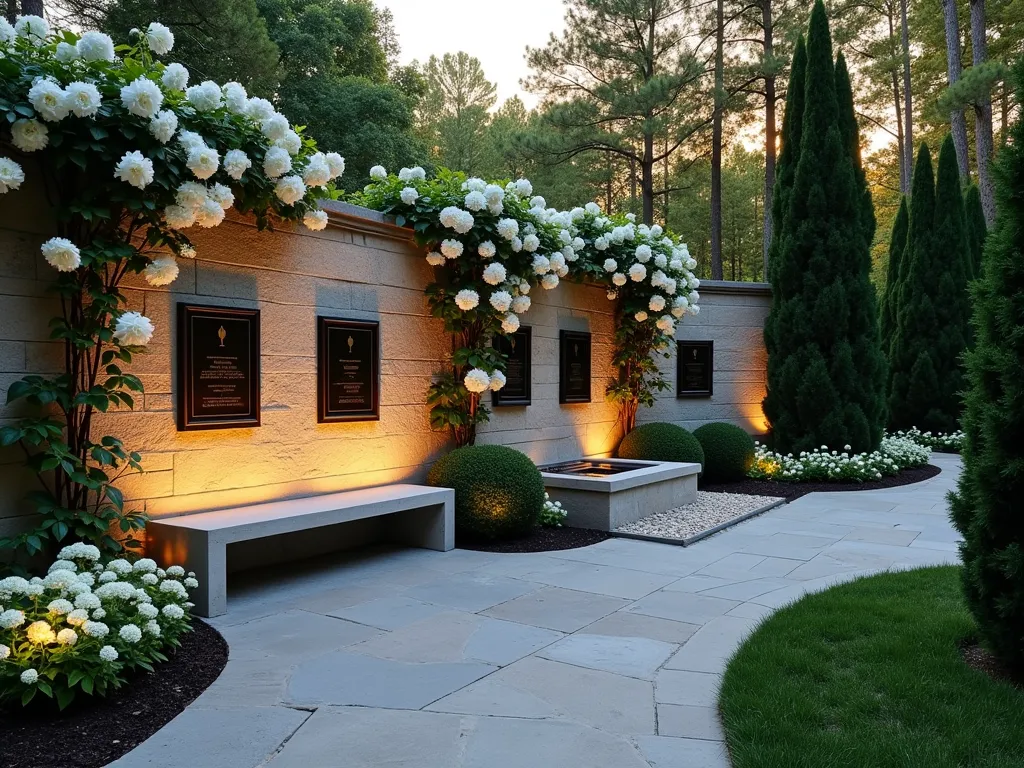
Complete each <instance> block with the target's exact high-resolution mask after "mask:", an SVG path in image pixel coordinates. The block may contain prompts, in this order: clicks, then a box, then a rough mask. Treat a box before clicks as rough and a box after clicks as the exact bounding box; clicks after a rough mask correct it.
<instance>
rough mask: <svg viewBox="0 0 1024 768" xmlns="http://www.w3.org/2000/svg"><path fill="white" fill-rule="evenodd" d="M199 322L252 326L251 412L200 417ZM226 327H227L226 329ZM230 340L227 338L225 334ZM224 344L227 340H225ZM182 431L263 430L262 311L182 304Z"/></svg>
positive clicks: (249, 387)
mask: <svg viewBox="0 0 1024 768" xmlns="http://www.w3.org/2000/svg"><path fill="white" fill-rule="evenodd" d="M196 318H214V319H218V318H219V319H220V320H222V321H223V322H224V323H226V324H230V325H236V324H237V323H240V322H244V323H248V326H249V343H248V347H247V350H246V351H247V352H248V357H249V360H248V370H246V371H245V374H246V376H247V378H248V382H247V387H246V388H247V393H246V395H247V397H248V406H249V407H248V408H247V409H246V410H245V412H244V413H242V412H238V413H221V414H207V415H204V414H202V413H198V412H197V411H196V408H197V397H196V392H195V386H194V385H195V384H196V381H197V379H196V378H195V377H196V374H197V372H196V371H194V370H193V359H192V358H193V352H194V351H195V350H196V338H195V336H194V333H193V320H194V319H196ZM222 327H223V326H222ZM225 338H227V334H225ZM221 343H222V344H223V343H224V339H222V340H221ZM177 410H178V419H177V421H178V430H179V431H180V432H188V431H191V430H199V429H240V428H248V427H258V426H260V423H261V422H260V418H261V413H260V311H259V310H258V309H239V308H238V307H217V306H210V305H204V304H187V303H185V302H179V303H178V409H177Z"/></svg>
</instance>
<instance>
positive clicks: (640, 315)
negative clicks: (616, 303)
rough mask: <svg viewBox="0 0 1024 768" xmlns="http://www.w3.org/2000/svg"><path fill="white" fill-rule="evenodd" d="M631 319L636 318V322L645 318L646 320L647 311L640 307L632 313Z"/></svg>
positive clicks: (640, 321)
mask: <svg viewBox="0 0 1024 768" xmlns="http://www.w3.org/2000/svg"><path fill="white" fill-rule="evenodd" d="M633 319H634V320H636V321H637V322H638V323H642V322H644V321H645V320H647V313H646V312H644V311H643V310H642V309H641V310H640V311H639V312H637V313H636V314H634V315H633Z"/></svg>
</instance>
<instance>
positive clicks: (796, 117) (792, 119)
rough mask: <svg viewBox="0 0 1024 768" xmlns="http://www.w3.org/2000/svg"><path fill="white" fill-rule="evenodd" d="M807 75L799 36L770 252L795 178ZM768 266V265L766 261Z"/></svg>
mask: <svg viewBox="0 0 1024 768" xmlns="http://www.w3.org/2000/svg"><path fill="white" fill-rule="evenodd" d="M806 73H807V48H806V46H805V45H804V36H803V35H800V37H799V38H797V41H796V48H795V49H794V51H793V63H792V65H791V66H790V69H789V88H788V90H787V91H786V111H785V112H783V114H782V132H781V133H780V134H779V136H780V141H781V142H782V147H781V149H780V150H779V159H778V162H777V163H776V164H775V192H774V194H773V195H772V221H773V222H774V224H775V228H774V235H773V237H772V247H771V248H770V249H769V257H770V256H771V254H772V251H774V250H777V248H776V244H777V243H778V242H779V238H778V233H779V229H780V228H781V227H782V219H783V218H784V217H785V215H786V207H787V206H786V202H787V200H788V199H789V191H790V190H791V189H792V188H793V177H794V176H795V175H796V161H797V159H798V158H799V157H800V130H801V128H802V127H803V125H802V123H803V119H804V78H805V76H806ZM769 263H770V262H769Z"/></svg>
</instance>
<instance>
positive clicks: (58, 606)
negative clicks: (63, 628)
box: [46, 598, 75, 616]
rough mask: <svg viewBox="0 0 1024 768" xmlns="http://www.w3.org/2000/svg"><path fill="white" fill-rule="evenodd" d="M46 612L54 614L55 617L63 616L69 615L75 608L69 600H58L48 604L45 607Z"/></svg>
mask: <svg viewBox="0 0 1024 768" xmlns="http://www.w3.org/2000/svg"><path fill="white" fill-rule="evenodd" d="M46 610H47V611H49V612H50V613H53V614H56V615H57V616H64V615H65V614H68V613H71V612H72V611H73V610H75V606H74V605H73V604H72V602H71V601H70V600H65V599H64V598H58V599H56V600H51V601H50V604H49V605H47V606H46Z"/></svg>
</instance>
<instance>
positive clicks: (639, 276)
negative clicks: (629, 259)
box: [629, 264, 647, 283]
mask: <svg viewBox="0 0 1024 768" xmlns="http://www.w3.org/2000/svg"><path fill="white" fill-rule="evenodd" d="M645 277H647V267H645V266H644V265H643V264H634V265H633V266H631V267H630V268H629V278H630V280H632V281H633V282H636V283H639V282H641V281H643V279H644V278H645Z"/></svg>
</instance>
